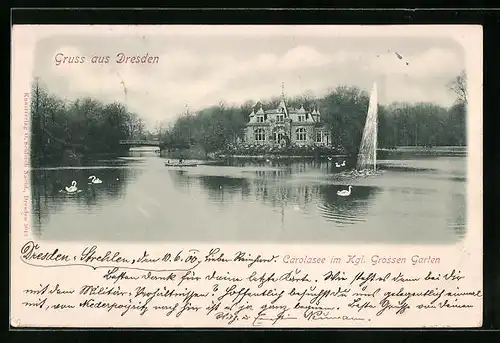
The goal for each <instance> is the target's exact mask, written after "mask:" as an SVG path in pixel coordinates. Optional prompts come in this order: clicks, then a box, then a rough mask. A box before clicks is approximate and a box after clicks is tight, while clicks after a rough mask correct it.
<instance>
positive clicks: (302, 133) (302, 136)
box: [295, 128, 306, 141]
mask: <svg viewBox="0 0 500 343" xmlns="http://www.w3.org/2000/svg"><path fill="white" fill-rule="evenodd" d="M295 133H296V136H297V140H298V141H305V140H306V129H304V128H300V129H297V130H295Z"/></svg>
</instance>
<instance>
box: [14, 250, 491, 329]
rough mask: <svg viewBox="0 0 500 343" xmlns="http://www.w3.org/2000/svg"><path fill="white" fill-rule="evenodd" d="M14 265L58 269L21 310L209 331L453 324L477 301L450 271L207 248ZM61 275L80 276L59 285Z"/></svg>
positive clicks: (46, 253) (47, 258) (90, 253)
mask: <svg viewBox="0 0 500 343" xmlns="http://www.w3.org/2000/svg"><path fill="white" fill-rule="evenodd" d="M20 258H21V261H22V263H23V264H25V265H27V266H29V267H30V268H37V270H38V269H42V270H53V269H58V270H60V275H61V276H62V277H61V278H60V279H57V282H54V281H53V279H54V278H52V279H50V280H48V281H47V282H40V281H39V280H38V279H29V281H28V282H26V283H25V284H23V287H22V289H21V290H20V292H21V293H22V296H20V297H19V299H21V306H22V308H25V309H29V311H33V312H34V313H39V314H40V315H45V314H48V313H54V312H56V313H61V312H62V313H65V314H66V315H68V316H71V315H72V314H78V316H87V317H94V316H97V317H99V318H105V317H106V316H113V317H114V316H117V317H121V318H123V317H137V318H139V319H138V321H137V322H138V323H141V321H140V320H141V319H142V318H146V317H148V316H162V317H169V318H170V319H172V320H173V319H176V318H177V319H179V318H185V319H186V320H188V318H189V320H190V321H193V320H194V321H196V320H197V319H200V318H203V322H204V323H211V325H213V326H248V327H259V326H284V325H286V326H302V325H303V324H304V323H305V322H306V323H311V322H313V323H315V325H317V326H336V325H340V324H339V323H346V322H348V323H349V324H352V325H361V324H362V325H365V326H369V325H370V322H372V321H374V320H375V319H379V318H383V317H393V316H409V315H413V316H427V315H428V314H429V313H435V312H438V311H440V313H442V315H443V316H446V315H450V314H453V313H460V314H461V315H463V313H466V310H470V309H473V308H475V307H477V306H479V305H478V304H480V303H481V298H482V291H481V290H480V289H471V288H468V287H467V284H468V283H467V282H466V281H467V275H465V274H464V273H463V272H462V271H461V270H459V269H443V270H441V269H440V267H439V266H432V268H431V266H429V267H426V268H424V269H425V270H424V269H422V268H419V269H418V270H412V269H411V268H401V267H400V266H399V265H391V266H386V268H385V269H387V271H386V270H384V268H382V267H380V265H378V266H376V267H375V266H374V265H373V264H372V263H367V264H366V265H365V264H363V263H359V264H356V265H352V263H351V264H349V262H348V261H349V256H345V258H344V260H345V264H342V263H341V261H340V258H338V260H335V261H336V262H334V260H333V259H332V258H331V257H329V256H323V257H322V256H309V257H303V258H301V259H300V261H299V259H295V262H296V263H292V264H291V263H290V261H292V260H293V258H290V255H282V254H276V255H275V254H256V253H255V252H247V251H223V250H222V249H220V248H217V247H214V248H210V249H208V250H206V251H200V250H196V249H192V250H179V251H164V252H162V253H160V254H158V253H157V251H155V253H152V252H148V251H147V250H144V251H141V252H139V253H137V254H135V255H130V254H129V252H127V253H122V252H120V251H111V250H103V249H100V248H99V247H98V246H96V245H91V246H86V247H84V248H83V249H82V250H81V251H79V252H78V253H77V254H74V252H71V253H70V252H66V251H63V250H62V249H57V248H56V249H44V248H43V247H42V246H41V243H35V242H32V241H30V242H27V243H26V244H24V245H23V246H22V248H21V250H20ZM351 260H352V257H351ZM409 261H411V258H410V259H409ZM299 262H300V263H299ZM347 266H349V268H347ZM389 267H390V268H392V269H388V268H389ZM398 267H399V269H398ZM70 270H71V272H72V273H74V274H71V275H80V277H79V278H76V279H75V278H65V277H64V275H65V272H68V271H70ZM394 270H396V271H394ZM67 275H69V274H67ZM469 287H470V286H469ZM142 323H143V324H145V323H146V321H144V322H142ZM360 323H361V324H360Z"/></svg>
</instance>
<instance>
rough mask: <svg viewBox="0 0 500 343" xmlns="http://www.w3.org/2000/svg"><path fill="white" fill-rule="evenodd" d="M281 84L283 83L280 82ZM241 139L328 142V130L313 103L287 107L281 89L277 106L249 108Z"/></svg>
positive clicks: (280, 142) (252, 141)
mask: <svg viewBox="0 0 500 343" xmlns="http://www.w3.org/2000/svg"><path fill="white" fill-rule="evenodd" d="M282 87H283V86H282ZM245 142H246V143H250V144H261V145H269V146H288V145H298V146H301V145H302V146H306V145H308V146H314V145H320V146H331V133H330V130H329V129H328V127H327V126H326V125H325V124H324V123H323V122H322V121H321V113H320V111H319V109H318V108H317V106H313V108H311V109H308V110H306V109H305V108H304V106H301V107H300V108H298V109H297V108H291V107H290V108H289V107H288V106H287V105H286V101H285V96H284V92H283V89H282V93H281V101H280V103H279V105H278V107H277V108H272V109H266V110H265V109H264V108H263V107H262V105H259V107H258V108H253V110H252V112H251V113H250V120H249V122H248V123H247V125H246V128H245Z"/></svg>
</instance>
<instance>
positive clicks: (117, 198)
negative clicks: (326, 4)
mask: <svg viewBox="0 0 500 343" xmlns="http://www.w3.org/2000/svg"><path fill="white" fill-rule="evenodd" d="M482 59H483V57H482V27H480V26H470V25H459V26H449V25H434V26H425V25H419V26H417V25H415V26H411V25H410V26H392V25H387V26H364V25H359V26H334V25H321V26H320V25H310V26H309V25H301V26H293V25H286V26H285V25H283V26H280V25H266V26H262V25H255V26H241V25H237V26H228V25H219V26H216V25H214V26H209V25H207V26H197V25H180V26H177V25H164V26H162V25H160V26H158V25H154V26H147V25H145V26H100V25H89V26H86V25H80V26H78V25H64V26H60V25H59V26H55V25H54V26H51V25H41V26H40V25H35V26H31V25H14V26H13V30H12V92H11V94H12V95H11V96H12V109H11V149H12V150H11V185H12V187H11V189H12V192H11V227H10V233H11V243H10V244H11V262H10V263H11V274H10V281H11V285H10V286H11V287H10V320H11V325H12V326H13V327H16V328H23V327H26V328H34V327H47V328H54V327H67V328H71V327H93V328H111V327H115V328H116V327H119V328H120V327H121V328H127V327H144V328H176V327H193V328H194V327H198V328H209V327H213V328H296V327H300V328H307V327H310V328H397V327H414V328H424V327H478V326H481V325H482V308H483V281H482V280H483V274H482V264H483V260H482V258H483V257H482V237H483V229H482V77H483V76H482V63H483V60H482Z"/></svg>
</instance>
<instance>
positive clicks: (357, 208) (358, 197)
mask: <svg viewBox="0 0 500 343" xmlns="http://www.w3.org/2000/svg"><path fill="white" fill-rule="evenodd" d="M298 170H299V171H302V172H304V169H303V168H298ZM252 174H253V175H255V176H257V177H254V178H248V179H245V178H233V177H226V176H191V175H189V174H188V173H185V172H176V173H171V175H172V178H173V180H174V182H175V183H176V184H177V185H180V186H183V187H191V186H192V185H193V184H194V183H195V182H197V183H198V185H199V186H200V188H201V189H202V190H204V191H205V196H206V198H207V199H208V200H209V201H210V202H212V203H217V204H219V206H220V207H222V208H229V207H231V206H234V205H235V203H234V201H235V198H236V197H238V198H240V199H242V200H247V201H251V202H259V203H261V204H264V205H267V206H269V207H270V209H272V210H279V211H280V212H281V211H284V209H289V210H292V211H302V212H304V213H306V214H315V210H316V208H317V210H318V212H319V214H320V215H321V216H322V217H323V218H324V219H325V220H327V221H333V222H336V223H338V224H340V225H341V226H345V225H349V224H355V223H357V222H362V221H364V220H365V218H364V216H365V215H366V214H367V213H368V207H369V206H370V201H371V200H372V199H373V198H374V197H375V196H376V194H377V189H376V188H375V187H368V186H360V187H356V188H355V190H353V192H352V193H351V195H350V196H348V197H340V196H338V195H337V191H339V190H342V189H343V188H344V187H343V186H341V185H321V184H319V185H318V184H316V185H314V184H312V185H311V184H294V183H291V182H287V179H286V178H287V177H289V176H290V175H291V172H290V170H287V169H284V170H260V171H254V172H253V173H252ZM311 204H316V207H314V206H311ZM283 217H284V214H283Z"/></svg>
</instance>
